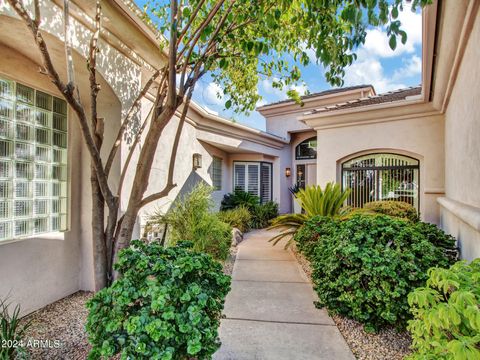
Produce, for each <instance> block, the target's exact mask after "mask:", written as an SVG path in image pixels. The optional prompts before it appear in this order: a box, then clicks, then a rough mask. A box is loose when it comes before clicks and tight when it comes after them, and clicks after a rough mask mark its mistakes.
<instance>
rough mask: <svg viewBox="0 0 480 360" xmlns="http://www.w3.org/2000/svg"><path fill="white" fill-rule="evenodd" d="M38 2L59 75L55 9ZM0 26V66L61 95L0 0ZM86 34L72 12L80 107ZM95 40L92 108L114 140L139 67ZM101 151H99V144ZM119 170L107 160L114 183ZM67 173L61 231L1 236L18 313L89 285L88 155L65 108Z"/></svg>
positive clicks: (0, 290) (85, 99) (0, 269)
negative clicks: (95, 99)
mask: <svg viewBox="0 0 480 360" xmlns="http://www.w3.org/2000/svg"><path fill="white" fill-rule="evenodd" d="M41 4H42V8H41V13H42V16H43V19H44V21H43V22H42V24H43V29H44V31H45V32H44V37H45V40H46V42H47V44H48V46H49V49H50V53H51V55H52V58H53V62H54V64H55V65H56V67H57V69H58V70H59V73H60V76H61V77H62V78H64V79H65V78H66V71H65V59H64V54H65V53H64V46H63V44H62V37H63V36H62V33H63V28H62V22H61V19H62V15H61V11H60V9H59V8H58V7H56V6H55V5H53V4H51V3H43V2H42V3H41ZM0 30H1V31H0V34H1V35H0V53H1V54H2V57H1V58H0V73H1V74H2V75H3V76H6V77H8V78H10V79H12V80H15V81H18V82H21V83H24V84H27V85H29V86H32V87H34V88H36V89H39V90H42V91H46V92H49V93H51V94H53V95H56V96H59V97H62V96H61V94H59V93H58V92H57V90H56V88H55V87H54V86H53V84H52V83H51V81H50V80H49V79H48V77H47V76H45V75H42V74H41V73H40V72H39V71H38V69H39V68H40V62H41V60H40V56H39V53H38V50H37V49H36V47H35V45H34V44H33V41H32V36H31V34H30V33H29V32H28V30H27V28H26V26H25V25H24V24H23V22H21V21H20V20H18V19H16V17H15V15H14V13H13V12H12V11H11V10H10V9H9V8H8V6H7V5H6V4H5V3H2V4H0ZM90 35H91V33H90V32H89V29H88V28H86V27H85V26H84V25H83V24H81V23H79V22H78V21H76V20H75V19H72V37H73V44H74V63H75V65H76V68H75V70H76V80H77V83H78V88H79V92H80V96H81V98H82V103H83V104H84V105H85V108H86V109H88V108H89V106H90V105H89V95H88V94H89V83H88V74H87V72H86V67H85V58H84V57H83V55H84V54H85V52H86V44H88V41H89V38H90ZM19 45H21V46H19ZM101 47H102V51H101V53H100V54H99V66H98V69H99V75H98V82H99V84H100V85H101V91H100V93H99V98H98V103H99V106H98V109H99V112H98V116H99V117H101V118H104V119H105V124H106V125H105V129H106V132H105V148H106V147H109V145H111V144H112V143H113V140H114V135H115V130H116V129H118V125H119V122H120V118H121V113H122V111H124V110H125V108H126V106H128V104H130V103H131V102H132V97H133V95H134V91H136V90H135V89H138V88H139V86H140V84H139V81H140V77H141V76H140V75H141V74H140V72H139V71H138V67H137V66H136V65H135V64H134V63H133V62H131V61H130V60H129V59H128V58H125V57H124V56H123V55H122V53H120V52H119V51H117V49H115V48H113V47H111V46H110V45H109V44H107V43H105V42H104V41H102V42H101ZM112 64H115V67H113V66H111V65H112ZM104 77H105V78H107V79H108V81H109V83H107V81H106V80H105V79H104ZM120 99H121V101H120ZM122 105H123V108H122ZM102 155H103V156H104V157H105V155H106V151H105V150H104V151H102ZM118 172H119V162H118V160H117V161H116V162H115V163H114V165H113V167H112V179H113V181H112V185H113V186H115V183H116V180H115V179H118ZM68 177H69V199H68V216H69V223H70V227H69V230H68V231H66V232H64V233H59V232H57V233H49V234H42V235H41V236H34V237H30V238H23V239H15V241H12V242H2V243H0V274H1V280H0V297H4V296H7V295H9V296H10V300H11V301H12V302H13V303H19V304H20V305H21V307H22V313H24V314H25V313H29V312H31V311H34V310H36V309H38V308H40V307H42V306H45V305H46V304H49V303H51V302H53V301H55V300H58V299H60V298H62V297H65V296H67V295H69V294H71V293H73V292H76V291H78V290H80V289H84V290H93V289H94V279H93V249H92V236H91V230H90V228H91V197H90V193H91V192H90V158H89V155H88V152H87V150H86V148H85V147H84V145H83V142H82V135H81V131H80V129H79V127H78V125H77V121H76V119H75V116H74V114H73V112H72V111H71V110H69V132H68Z"/></svg>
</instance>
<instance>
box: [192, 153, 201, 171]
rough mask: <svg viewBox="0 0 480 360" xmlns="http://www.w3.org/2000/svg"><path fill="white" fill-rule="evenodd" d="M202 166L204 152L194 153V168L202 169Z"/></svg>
mask: <svg viewBox="0 0 480 360" xmlns="http://www.w3.org/2000/svg"><path fill="white" fill-rule="evenodd" d="M201 167H202V154H198V153H195V154H193V170H197V169H200V168H201Z"/></svg>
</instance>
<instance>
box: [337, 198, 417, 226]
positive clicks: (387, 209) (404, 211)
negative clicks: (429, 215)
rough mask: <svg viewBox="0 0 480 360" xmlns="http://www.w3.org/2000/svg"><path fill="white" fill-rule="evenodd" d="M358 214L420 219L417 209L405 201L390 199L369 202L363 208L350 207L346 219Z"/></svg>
mask: <svg viewBox="0 0 480 360" xmlns="http://www.w3.org/2000/svg"><path fill="white" fill-rule="evenodd" d="M356 214H363V215H377V214H383V215H388V216H392V217H396V218H401V219H405V220H410V221H413V222H417V221H420V218H419V216H418V212H417V209H415V207H413V206H412V205H410V204H409V203H407V202H404V201H394V200H388V201H372V202H368V203H366V204H365V205H364V206H363V208H356V209H355V208H350V211H345V216H344V219H348V218H351V217H352V216H354V215H356Z"/></svg>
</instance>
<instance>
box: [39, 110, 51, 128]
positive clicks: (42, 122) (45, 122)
mask: <svg viewBox="0 0 480 360" xmlns="http://www.w3.org/2000/svg"><path fill="white" fill-rule="evenodd" d="M51 118H52V113H50V112H48V111H44V110H40V109H37V111H36V115H35V124H36V125H37V126H43V127H50V126H52V125H51Z"/></svg>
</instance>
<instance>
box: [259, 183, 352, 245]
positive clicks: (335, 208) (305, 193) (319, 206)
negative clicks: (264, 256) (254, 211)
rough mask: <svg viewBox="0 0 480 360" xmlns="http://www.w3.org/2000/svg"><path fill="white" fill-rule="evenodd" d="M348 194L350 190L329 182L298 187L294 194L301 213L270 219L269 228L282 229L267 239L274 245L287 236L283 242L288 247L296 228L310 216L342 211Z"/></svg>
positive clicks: (335, 213) (329, 214)
mask: <svg viewBox="0 0 480 360" xmlns="http://www.w3.org/2000/svg"><path fill="white" fill-rule="evenodd" d="M349 194H350V190H349V189H347V190H343V191H342V188H341V187H340V185H339V184H335V183H331V182H329V183H328V184H327V185H326V186H325V189H322V188H321V186H319V185H313V186H307V187H306V188H305V189H300V190H299V191H298V192H297V193H296V194H295V201H297V202H298V203H299V204H300V206H301V207H302V209H303V212H302V213H301V214H285V215H280V216H278V217H277V218H275V219H273V220H272V225H271V226H270V227H269V228H268V229H269V230H271V229H279V228H280V229H284V230H283V231H282V232H281V233H280V234H278V235H276V236H274V237H273V238H271V239H270V240H269V241H271V242H273V245H276V244H277V243H278V242H279V241H280V240H282V239H283V238H285V237H289V240H288V241H287V243H286V244H285V248H288V247H289V246H290V245H291V244H292V241H293V237H294V236H295V234H296V233H297V231H298V229H299V228H300V227H301V226H302V225H303V224H304V223H305V222H306V221H307V220H308V219H310V218H312V217H314V216H317V215H319V216H330V217H333V216H336V215H340V214H341V213H342V207H343V203H344V202H345V200H346V199H347V197H348V195H349Z"/></svg>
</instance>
